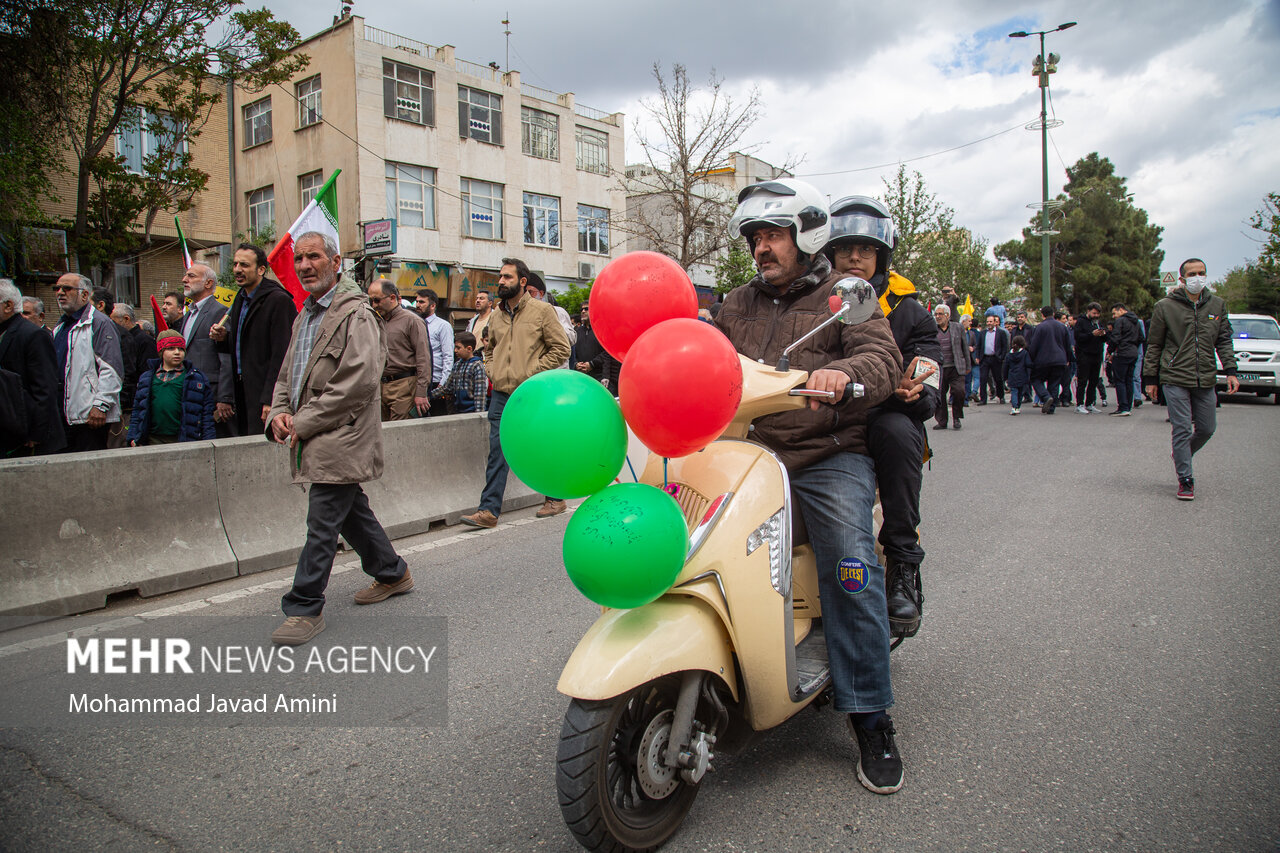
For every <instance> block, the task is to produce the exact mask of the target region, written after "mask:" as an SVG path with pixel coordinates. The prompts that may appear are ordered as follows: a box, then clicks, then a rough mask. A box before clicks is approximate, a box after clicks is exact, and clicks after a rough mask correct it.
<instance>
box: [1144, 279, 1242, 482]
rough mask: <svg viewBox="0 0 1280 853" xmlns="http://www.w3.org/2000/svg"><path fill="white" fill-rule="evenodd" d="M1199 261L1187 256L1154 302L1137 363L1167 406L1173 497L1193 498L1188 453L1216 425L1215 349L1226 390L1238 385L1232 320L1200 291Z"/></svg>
mask: <svg viewBox="0 0 1280 853" xmlns="http://www.w3.org/2000/svg"><path fill="white" fill-rule="evenodd" d="M1207 283H1208V276H1207V275H1206V271H1205V265H1204V261H1202V260H1200V259H1199V258H1188V259H1187V260H1185V261H1183V262H1182V265H1181V266H1179V267H1178V286H1177V287H1175V288H1174V289H1173V290H1172V291H1170V293H1169V295H1168V296H1166V297H1165V298H1164V299H1161V300H1160V301H1159V302H1157V303H1156V307H1155V311H1154V312H1153V313H1152V315H1151V326H1150V328H1149V329H1148V330H1147V354H1146V358H1145V359H1144V360H1143V362H1142V376H1143V384H1144V385H1146V386H1147V393H1148V394H1149V395H1151V397H1152V399H1154V398H1155V396H1156V376H1157V375H1159V382H1160V390H1162V391H1163V392H1164V397H1165V400H1166V402H1167V405H1168V408H1169V423H1170V424H1171V425H1172V428H1173V468H1174V471H1175V472H1176V473H1177V476H1178V500H1182V501H1190V500H1195V480H1194V479H1193V476H1192V471H1191V457H1192V456H1194V455H1195V453H1196V451H1197V450H1199V449H1200V448H1202V447H1204V446H1205V444H1206V443H1208V441H1209V439H1210V438H1212V437H1213V432H1214V430H1215V429H1216V427H1217V413H1216V411H1215V404H1216V403H1217V395H1216V392H1215V391H1214V386H1215V385H1216V383H1217V374H1218V372H1219V371H1218V369H1217V365H1216V364H1215V363H1214V354H1215V352H1216V354H1217V356H1218V360H1220V361H1221V362H1222V370H1221V372H1222V373H1225V374H1226V376H1227V393H1228V394H1234V393H1236V390H1237V389H1239V387H1240V380H1238V379H1237V378H1236V357H1235V349H1234V348H1233V347H1232V345H1231V321H1230V320H1228V319H1227V305H1226V303H1225V302H1223V301H1222V299H1221V297H1218V296H1214V295H1213V294H1212V293H1209V292H1208V291H1207V290H1206V289H1205V285H1206V284H1207Z"/></svg>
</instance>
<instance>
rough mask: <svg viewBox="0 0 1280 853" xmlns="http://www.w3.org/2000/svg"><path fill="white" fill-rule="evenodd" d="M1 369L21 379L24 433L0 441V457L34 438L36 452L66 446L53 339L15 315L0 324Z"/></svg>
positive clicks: (37, 327)
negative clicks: (25, 418) (25, 431)
mask: <svg viewBox="0 0 1280 853" xmlns="http://www.w3.org/2000/svg"><path fill="white" fill-rule="evenodd" d="M0 368H4V369H5V370H10V371H13V372H14V373H16V374H18V378H19V379H21V380H22V394H23V404H24V407H25V409H26V416H27V434H26V435H25V436H8V437H6V438H4V439H3V441H0V456H7V455H9V454H10V453H13V452H15V451H18V452H23V451H22V446H23V445H25V444H26V443H27V442H28V441H34V442H35V443H36V446H35V448H34V450H35V452H36V453H37V454H45V453H56V452H57V451H59V450H61V449H62V448H63V447H65V446H66V443H67V442H66V434H65V433H64V431H63V428H62V410H61V407H60V405H59V400H60V391H59V386H60V385H61V382H60V377H59V373H58V359H57V356H55V355H54V353H53V338H52V337H51V336H50V335H49V332H48V331H46V330H45V329H44V328H43V327H41V326H37V325H36V324H35V323H32V322H30V321H29V320H27V319H26V318H25V317H23V316H22V315H21V314H14V315H13V316H12V317H10V318H9V319H8V320H7V321H6V322H5V323H3V324H0Z"/></svg>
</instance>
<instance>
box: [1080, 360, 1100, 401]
mask: <svg viewBox="0 0 1280 853" xmlns="http://www.w3.org/2000/svg"><path fill="white" fill-rule="evenodd" d="M1076 358H1077V360H1078V361H1079V364H1077V365H1076V405H1077V406H1092V405H1093V404H1094V403H1095V402H1097V400H1098V371H1099V370H1100V369H1101V368H1102V357H1101V356H1095V355H1089V354H1088V353H1077V355H1076Z"/></svg>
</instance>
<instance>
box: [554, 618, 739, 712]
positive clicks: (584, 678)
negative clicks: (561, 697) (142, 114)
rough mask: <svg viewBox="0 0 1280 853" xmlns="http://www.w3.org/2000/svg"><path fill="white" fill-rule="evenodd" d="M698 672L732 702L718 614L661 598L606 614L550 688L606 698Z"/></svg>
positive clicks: (734, 689) (729, 658)
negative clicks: (705, 674)
mask: <svg viewBox="0 0 1280 853" xmlns="http://www.w3.org/2000/svg"><path fill="white" fill-rule="evenodd" d="M685 670H703V671H706V672H709V673H711V674H712V675H715V676H717V677H718V678H720V680H721V681H723V682H724V685H725V687H727V688H728V690H729V692H730V694H731V695H732V696H733V698H734V699H735V700H736V699H737V698H738V673H737V668H736V666H735V665H734V661H733V651H732V645H731V644H730V642H729V634H728V632H727V631H726V630H725V627H724V623H723V622H722V621H721V620H720V617H719V615H717V613H716V612H715V610H713V609H712V608H711V606H710V605H708V604H707V603H706V602H703V601H701V600H699V599H697V598H694V597H692V596H685V595H666V596H663V597H662V598H660V599H658V600H657V601H654V602H652V603H650V604H646V605H645V606H643V607H637V608H635V609H633V610H607V611H605V612H604V613H603V614H602V615H601V616H600V618H599V619H597V620H596V623H595V624H594V625H592V626H591V628H590V629H589V630H588V631H587V633H586V635H585V636H583V638H582V640H581V641H580V642H579V643H578V647H577V648H576V649H574V650H573V654H572V655H570V656H569V661H568V663H566V664H565V667H564V671H563V672H562V673H561V674H560V682H559V683H558V684H557V685H556V689H557V690H559V691H560V692H561V693H563V694H565V695H566V696H572V697H574V698H577V699H591V700H600V699H609V698H611V697H613V696H617V695H619V694H621V693H623V692H625V691H627V690H630V689H631V688H633V687H638V686H639V685H641V684H645V683H647V682H649V681H652V680H653V679H655V678H658V677H659V676H663V675H667V674H669V673H673V672H683V671H685Z"/></svg>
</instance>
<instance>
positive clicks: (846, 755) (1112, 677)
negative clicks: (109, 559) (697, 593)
mask: <svg viewBox="0 0 1280 853" xmlns="http://www.w3.org/2000/svg"><path fill="white" fill-rule="evenodd" d="M968 412H969V413H970V416H969V417H968V418H967V419H966V420H965V428H964V430H963V431H960V432H955V431H947V432H945V433H943V432H935V431H932V430H931V431H930V432H929V437H930V439H931V441H932V443H933V446H934V449H935V452H936V456H935V458H934V461H933V464H932V468H931V470H930V471H928V472H927V474H926V477H925V484H926V485H925V496H924V516H925V522H924V526H923V538H924V546H925V548H926V550H927V551H928V553H929V556H928V558H927V560H926V563H925V568H924V572H925V574H924V577H925V593H926V596H927V599H928V600H927V604H926V618H925V625H924V628H923V629H922V631H921V633H920V635H919V636H918V637H917V638H915V639H914V640H911V641H908V642H907V643H906V644H905V645H904V646H903V647H901V648H900V649H898V650H897V651H895V652H894V654H893V672H894V683H895V691H896V695H897V706H896V708H895V710H894V712H893V716H894V720H895V723H896V725H897V729H898V732H899V745H900V746H901V748H902V751H903V755H904V759H905V762H906V772H907V781H906V786H905V787H904V788H903V790H902V791H901V792H899V793H898V794H896V795H894V796H891V797H878V796H876V795H874V794H871V793H869V792H867V791H865V790H864V789H863V788H862V787H861V786H860V785H859V784H858V782H857V778H856V775H855V770H854V760H855V754H856V747H854V746H853V744H852V743H851V742H850V741H849V740H848V736H847V734H846V732H845V729H844V726H843V723H842V720H841V719H840V718H839V716H838V715H836V714H834V713H832V712H830V711H806V712H805V713H803V714H801V715H800V716H798V717H796V718H795V719H793V720H791V721H790V722H788V723H787V724H785V725H784V726H782V727H780V728H779V729H777V730H775V731H773V732H771V733H769V734H768V735H767V736H765V737H763V738H762V739H760V740H759V741H757V742H756V743H755V744H754V745H753V746H752V747H750V748H749V749H747V750H746V751H744V752H743V753H740V754H739V755H737V756H733V757H724V758H721V759H718V762H717V763H718V768H717V772H716V773H714V774H712V775H711V776H709V777H708V779H707V781H706V782H705V783H704V785H703V788H702V791H701V793H700V794H699V796H698V800H697V801H696V803H695V804H694V807H693V811H692V812H691V813H690V815H689V817H688V819H687V820H686V822H685V825H684V826H683V828H682V829H681V831H680V832H679V833H678V834H677V835H676V836H675V838H674V839H673V840H672V841H671V842H670V844H669V845H668V846H667V848H666V849H669V850H673V851H693V850H697V851H702V850H713V851H761V850H803V851H809V850H850V849H855V848H857V849H866V850H912V851H915V850H947V851H952V850H1051V849H1061V850H1142V851H1146V850H1195V851H1201V850H1223V851H1244V850H1266V851H1274V850H1276V849H1277V842H1278V841H1280V746H1277V735H1280V655H1278V654H1277V643H1278V642H1280V615H1278V610H1277V603H1278V602H1280V573H1277V571H1276V569H1277V568H1278V566H1280V561H1278V560H1277V557H1276V554H1277V544H1278V543H1277V538H1278V536H1277V523H1276V520H1277V518H1280V489H1277V487H1276V485H1275V469H1276V467H1277V463H1280V407H1275V406H1273V405H1271V404H1270V401H1265V402H1264V401H1261V400H1257V399H1254V398H1247V399H1242V400H1239V401H1231V402H1229V403H1227V404H1226V405H1224V406H1223V408H1222V409H1221V410H1220V421H1219V432H1218V435H1217V436H1216V437H1215V438H1214V439H1213V441H1212V442H1211V443H1210V444H1209V445H1208V446H1207V447H1206V448H1205V450H1204V451H1202V453H1201V454H1200V455H1199V456H1198V457H1197V459H1196V492H1197V498H1196V500H1195V502H1194V503H1183V502H1179V501H1176V500H1175V499H1174V497H1173V493H1174V488H1175V480H1174V476H1173V472H1172V466H1171V463H1170V460H1169V438H1168V435H1169V429H1168V425H1167V424H1165V423H1164V422H1163V414H1164V410H1163V409H1160V408H1156V407H1153V406H1150V405H1148V406H1144V407H1143V408H1142V409H1140V410H1138V411H1137V412H1136V413H1135V416H1134V417H1131V418H1127V419H1121V418H1109V417H1104V416H1101V415H1090V416H1087V417H1086V416H1080V415H1076V414H1074V413H1073V412H1071V411H1070V410H1059V412H1058V414H1056V415H1054V416H1052V417H1046V416H1043V415H1041V414H1040V413H1039V412H1038V411H1035V410H1032V409H1024V410H1023V414H1021V415H1019V416H1018V417H1016V418H1015V417H1010V416H1009V415H1008V409H1007V408H1004V407H999V406H996V405H994V404H993V405H991V406H987V407H985V408H971V409H969V410H968ZM424 482H426V483H428V484H429V478H424ZM427 487H429V485H428V486H427ZM375 510H376V507H375ZM567 520H568V516H560V517H557V518H555V519H551V520H544V521H535V520H534V519H533V516H532V511H531V510H530V511H524V512H521V513H515V514H511V515H508V516H506V517H504V518H503V520H502V521H503V524H502V526H500V527H499V529H497V530H495V531H492V532H485V533H478V534H477V533H469V532H466V531H464V530H463V529H461V528H456V527H455V528H446V529H441V530H438V531H433V532H431V533H429V534H426V535H424V536H420V537H414V538H413V539H409V540H403V541H401V542H399V543H397V545H398V547H400V548H401V549H402V551H403V552H408V553H407V558H408V559H409V561H410V565H411V567H412V570H413V572H414V574H415V577H416V579H417V588H416V590H415V591H414V592H413V593H412V594H410V595H407V596H401V597H398V598H395V599H392V600H390V601H388V602H385V603H383V604H380V605H375V606H372V607H361V608H357V607H356V606H355V605H354V604H352V603H351V595H352V593H354V592H355V591H356V590H357V589H359V588H360V587H361V586H363V585H364V584H365V580H364V579H363V575H362V574H361V573H360V572H359V571H358V570H352V569H350V568H348V569H347V570H344V571H341V572H340V573H337V574H335V576H334V578H333V581H332V583H331V585H330V604H329V606H328V607H327V609H326V617H327V619H328V622H329V625H330V627H329V629H328V631H326V633H325V634H324V635H322V636H321V638H320V639H321V640H323V641H325V643H327V644H332V643H340V642H341V643H373V642H376V643H392V642H395V643H400V642H406V643H408V642H417V641H418V640H420V639H422V638H423V637H424V632H425V631H426V627H424V626H430V625H433V624H437V623H439V622H440V620H441V617H444V619H445V620H447V625H448V628H447V630H448V633H447V641H446V642H445V645H446V646H447V649H442V650H441V654H442V655H444V654H446V653H447V665H448V666H447V696H448V699H447V703H448V707H447V714H448V716H447V722H436V723H434V724H430V725H425V726H415V725H403V719H402V716H403V715H402V714H401V712H402V710H404V708H405V707H406V705H411V704H412V702H411V700H410V699H408V698H406V697H405V696H404V695H403V694H402V693H396V692H394V691H391V692H388V694H387V695H386V696H385V698H384V697H383V696H382V695H381V694H378V695H376V696H371V697H362V698H363V700H364V701H365V702H366V706H365V707H368V708H369V709H370V710H369V711H368V721H369V722H370V723H371V724H372V723H383V724H384V725H381V726H379V727H367V728H365V727H335V726H308V725H294V726H274V727H266V728H263V727H255V726H252V725H241V726H237V727H227V728H222V727H159V726H152V725H147V724H145V723H144V722H138V723H134V724H132V725H127V726H106V725H101V726H88V727H81V728H65V727H62V728H47V727H19V728H7V729H2V730H0V848H2V849H4V850H41V851H44V850H72V849H76V850H98V849H113V850H117V849H118V850H134V849H143V848H146V849H176V850H318V849H327V850H335V849H352V850H381V849H386V850H531V849H546V850H564V851H570V850H575V849H578V848H577V846H576V844H575V842H574V841H573V839H572V837H571V836H570V835H569V833H568V831H567V830H566V829H565V828H564V826H563V824H562V822H561V818H560V813H559V809H558V807H557V805H556V794H555V786H554V757H555V751H556V742H557V739H558V736H559V729H560V718H561V715H562V713H563V712H564V708H565V705H566V702H567V700H566V699H565V698H564V697H563V696H561V695H559V694H558V693H557V692H556V690H555V683H556V679H557V676H558V673H559V669H560V667H561V666H562V665H563V662H564V660H565V659H566V657H567V656H568V654H569V652H570V651H571V649H572V648H573V646H574V643H575V642H576V640H577V638H578V637H579V636H581V634H582V632H583V631H584V630H585V629H586V627H587V626H588V625H589V624H590V623H591V621H592V620H593V619H594V617H595V615H596V612H597V611H596V609H595V608H594V607H593V605H591V604H590V603H589V602H587V601H586V600H585V599H583V598H581V597H580V596H579V595H578V594H577V593H576V591H575V590H574V589H573V588H572V586H571V585H570V584H569V582H568V580H567V579H566V577H565V575H564V572H563V570H562V568H561V567H560V564H559V542H560V538H561V536H562V534H563V531H564V528H565V525H566V523H567ZM301 533H302V531H299V535H300V536H301ZM460 534H461V535H460ZM411 549H412V550H411ZM340 559H341V560H343V561H345V560H346V559H348V558H346V557H343V558H340ZM290 575H291V572H290V571H289V570H280V571H276V572H269V573H265V574H261V575H254V576H251V577H248V578H243V579H240V580H237V581H231V582H226V583H222V584H218V585H216V586H212V587H206V588H203V589H200V590H196V591H190V592H188V593H184V594H175V595H171V596H166V597H163V598H158V599H148V600H145V601H142V600H132V601H125V602H115V603H113V604H112V606H111V607H109V608H108V609H107V610H105V611H99V612H96V613H92V614H86V615H83V616H80V617H75V618H70V619H63V620H58V621H56V622H49V623H44V624H42V625H37V626H31V627H28V628H25V629H21V630H16V631H10V632H7V633H5V634H0V692H3V693H5V694H7V695H8V696H9V697H11V699H12V697H14V696H22V697H24V698H25V697H33V698H32V699H31V701H32V702H35V701H36V700H35V698H34V697H38V696H40V695H42V691H44V690H45V689H46V687H47V685H48V682H49V679H50V678H51V677H52V676H51V673H54V672H57V671H58V670H59V668H62V667H64V665H65V642H64V638H65V637H66V636H67V634H68V632H70V631H73V630H80V631H81V632H83V635H85V636H108V635H110V636H125V637H169V636H187V637H193V638H203V639H204V641H205V642H217V643H229V642H238V643H253V644H258V643H261V642H262V641H264V640H265V638H266V637H267V635H268V634H269V633H270V631H271V630H272V629H273V628H274V627H275V625H276V624H277V623H278V621H279V618H280V617H279V612H278V598H279V595H280V593H281V589H280V587H281V585H282V584H286V583H287V581H288V578H289V577H290ZM437 672H438V673H439V670H437ZM440 674H442V673H440ZM411 710H412V709H410V711H411ZM389 720H396V721H397V722H399V723H401V724H400V725H398V726H388V725H385V723H386V722H387V721H389ZM33 722H35V721H33Z"/></svg>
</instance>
